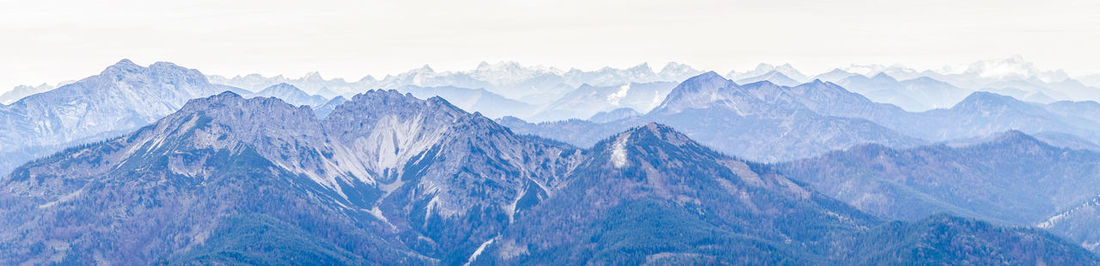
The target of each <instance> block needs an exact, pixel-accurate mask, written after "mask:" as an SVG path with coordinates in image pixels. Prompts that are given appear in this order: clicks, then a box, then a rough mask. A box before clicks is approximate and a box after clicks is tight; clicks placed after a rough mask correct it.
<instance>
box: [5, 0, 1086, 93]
mask: <svg viewBox="0 0 1100 266" xmlns="http://www.w3.org/2000/svg"><path fill="white" fill-rule="evenodd" d="M1097 8H1100V2H1095V1H1074V0H1062V1H1053V2H1044V3H1034V2H1029V1H969V2H966V3H957V2H954V1H932V2H927V1H924V2H891V3H879V2H865V1H855V0H840V1H829V2H827V3H817V2H803V1H770V2H764V3H760V2H753V1H734V2H729V3H727V2H724V1H682V2H678V3H662V2H657V1H641V2H638V1H634V2H629V3H627V2H620V1H565V2H550V1H540V0H527V1H473V2H460V3H456V2H435V1H411V2H410V1H406V2H400V3H380V2H356V1H313V2H308V3H301V2H295V1H275V2H261V1H238V2H234V3H221V2H216V1H200V2H188V3H171V2H146V1H108V2H106V3H85V2H76V3H67V2H59V1H41V2H29V3H28V2H19V3H17V2H16V1H0V10H2V11H0V25H3V26H4V27H0V33H2V34H0V41H3V43H5V45H6V46H8V49H0V58H3V59H4V60H0V93H2V92H6V91H9V90H11V89H12V88H13V87H14V86H16V85H37V84H42V83H49V84H55V85H56V84H57V83H58V82H62V81H67V80H75V79H80V78H83V77H86V76H89V75H92V74H95V73H97V72H98V71H99V70H101V69H102V68H103V67H105V66H107V65H110V64H112V63H114V62H117V61H118V60H120V59H123V58H128V59H131V60H133V61H135V62H137V63H138V64H142V65H147V64H150V63H153V62H156V61H168V62H173V63H176V64H179V65H182V66H187V67H191V68H196V69H199V70H201V71H203V73H205V74H216V75H223V76H234V75H246V74H251V73H258V74H262V75H265V76H274V75H284V76H287V77H298V76H302V75H303V74H305V73H308V72H315V71H316V72H319V73H322V75H323V76H325V77H326V78H344V79H346V80H357V79H359V78H361V77H363V76H366V75H372V76H375V77H378V78H381V77H383V76H385V75H386V74H396V73H401V72H404V71H407V70H409V69H414V68H417V67H420V66H422V65H425V64H427V65H431V66H432V67H433V68H434V69H435V70H437V71H454V70H465V69H472V68H474V67H475V66H476V65H477V64H478V63H479V62H482V61H486V62H490V63H494V62H500V61H515V62H519V63H521V64H523V65H528V66H536V65H541V66H549V67H555V68H560V69H569V68H573V67H575V68H580V69H586V70H590V69H596V68H599V67H603V66H611V67H618V68H625V67H630V66H634V65H638V64H640V63H643V62H648V63H649V64H650V66H651V67H653V68H655V70H659V68H660V67H661V66H663V65H664V63H665V62H669V61H674V62H678V63H684V64H688V65H691V66H693V67H696V68H698V69H701V70H713V71H716V72H719V73H722V74H725V72H728V71H730V70H737V71H745V70H750V69H752V68H753V67H755V66H756V65H757V64H759V63H770V64H776V65H778V64H783V63H790V64H792V65H794V66H795V67H796V68H798V69H799V70H802V71H803V72H806V73H808V74H811V73H821V72H825V71H828V70H830V69H831V68H834V67H843V66H848V65H851V64H882V65H893V64H900V65H904V66H907V67H911V68H915V69H920V70H924V69H939V68H941V67H943V66H966V65H967V64H969V63H972V62H975V61H980V60H989V59H999V58H1006V57H1012V56H1017V55H1018V56H1022V57H1023V58H1024V59H1026V60H1028V61H1030V62H1033V63H1034V64H1035V66H1036V67H1037V68H1039V69H1043V70H1058V69H1063V70H1065V71H1066V72H1067V73H1069V74H1070V75H1071V76H1074V77H1079V76H1082V75H1086V74H1094V73H1100V65H1097V64H1095V63H1094V62H1093V61H1096V60H1097V59H1100V58H1093V57H1089V56H1087V55H1088V54H1089V53H1090V50H1089V47H1098V46H1100V31H1097V30H1096V29H1097V28H1100V15H1097V14H1095V13H1092V12H1091V10H1096V9H1097ZM1083 55H1084V56H1083Z"/></svg>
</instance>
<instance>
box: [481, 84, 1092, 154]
mask: <svg viewBox="0 0 1100 266" xmlns="http://www.w3.org/2000/svg"><path fill="white" fill-rule="evenodd" d="M1097 106H1100V105H1097V104H1096V103H1095V102H1057V103H1053V104H1049V105H1045V104H1037V103H1028V102H1022V101H1019V100H1016V99H1014V98H1012V97H1008V96H1003V95H998V94H994V93H988V92H975V93H972V94H971V95H969V96H967V97H966V98H965V99H963V100H962V101H961V102H959V103H958V104H956V105H955V106H953V107H951V108H949V109H935V110H930V111H926V112H919V113H913V112H907V111H905V110H903V109H901V108H899V107H897V106H894V105H891V104H883V103H876V102H873V101H871V100H869V99H867V98H866V97H863V96H862V95H860V94H857V93H853V92H850V91H848V90H846V89H844V88H843V87H840V86H838V85H836V84H833V83H830V82H823V81H820V80H815V81H813V82H809V83H805V84H802V85H798V86H793V87H786V86H779V85H775V84H772V83H770V82H767V81H762V82H757V83H751V84H745V85H738V84H736V83H734V82H732V81H729V80H726V79H724V78H721V77H718V76H717V75H715V74H713V73H708V74H703V75H700V76H696V77H694V78H691V79H689V80H687V81H685V82H684V83H681V84H680V85H679V86H677V87H676V88H675V89H674V90H673V91H672V92H670V93H669V96H668V97H667V98H666V99H665V101H664V102H663V103H662V104H661V105H660V106H658V107H657V108H655V109H654V110H653V111H651V112H649V113H648V114H645V115H642V116H637V117H632V118H630V119H618V120H611V121H604V122H590V121H579V120H567V121H559V122H544V123H538V124H531V123H526V122H523V121H521V120H518V119H514V118H506V119H500V120H498V122H500V123H502V124H505V125H507V126H509V127H511V128H512V129H514V130H516V131H517V132H520V133H525V134H534V135H539V136H543V137H547V138H551V139H555V140H559V141H564V142H568V143H571V144H574V145H578V146H582V147H587V146H590V145H592V144H594V143H595V142H596V141H597V140H599V139H601V138H603V137H606V136H609V135H610V134H614V132H618V131H621V130H623V129H625V128H629V127H632V126H637V125H641V124H644V123H645V122H649V121H657V122H661V123H666V124H669V125H672V126H674V127H676V128H679V129H682V130H683V131H684V132H685V133H687V134H688V135H689V136H691V137H692V138H695V139H698V140H699V141H701V142H703V143H705V144H707V145H708V146H711V147H715V148H716V149H718V150H720V151H723V152H727V153H731V154H735V155H738V156H744V157H746V158H749V159H753V160H758V161H782V160H789V159H798V158H807V157H812V156H816V155H820V154H823V153H825V152H827V151H831V150H835V149H844V148H848V147H852V146H854V145H859V144H864V143H877V144H883V145H886V146H888V147H894V148H904V147H910V146H914V145H916V144H919V143H921V142H922V140H924V141H932V142H942V141H953V140H958V139H970V138H978V137H982V136H988V135H991V134H996V133H999V132H1004V131H1007V130H1017V129H1018V130H1023V131H1025V132H1027V133H1029V134H1037V135H1038V136H1040V137H1042V138H1044V139H1045V140H1049V141H1051V142H1052V143H1054V144H1056V145H1059V146H1066V147H1077V148H1091V147H1093V146H1097V143H1095V142H1094V141H1093V140H1096V139H1100V122H1097V121H1096V120H1095V119H1093V118H1089V117H1088V116H1087V114H1089V113H1093V112H1097V111H1098V110H1100V108H1097ZM735 140H736V141H735Z"/></svg>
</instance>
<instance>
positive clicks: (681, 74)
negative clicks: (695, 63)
mask: <svg viewBox="0 0 1100 266" xmlns="http://www.w3.org/2000/svg"><path fill="white" fill-rule="evenodd" d="M700 73H702V72H700V71H699V70H697V69H695V68H693V67H691V66H689V65H687V64H681V63H677V62H668V64H665V66H664V67H662V68H661V71H660V72H658V73H657V75H658V76H661V78H662V79H665V80H670V81H682V80H684V79H687V78H690V77H691V76H694V75H698V74H700Z"/></svg>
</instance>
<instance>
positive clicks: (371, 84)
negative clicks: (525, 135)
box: [210, 62, 702, 117]
mask: <svg viewBox="0 0 1100 266" xmlns="http://www.w3.org/2000/svg"><path fill="white" fill-rule="evenodd" d="M699 73H702V72H701V71H698V70H695V69H694V68H692V67H691V66H688V65H684V64H678V63H674V62H670V63H668V64H667V65H665V66H664V67H662V68H661V69H660V70H659V71H654V70H653V69H652V68H650V67H649V65H648V64H641V65H637V66H634V67H629V68H611V67H603V68H600V69H596V70H591V71H585V70H579V69H569V70H560V69H556V68H552V67H541V66H524V65H520V64H519V63H516V62H499V63H495V64H490V63H486V62H482V63H481V64H478V66H477V67H476V68H474V69H471V70H464V71H435V70H434V69H432V68H431V67H429V66H427V65H425V66H423V67H421V68H418V69H413V70H410V71H407V72H404V73H400V74H395V75H386V76H385V77H383V78H381V79H378V78H375V77H372V76H365V77H363V78H361V79H359V80H357V81H345V80H343V79H325V78H323V77H321V75H320V74H319V73H316V72H314V73H309V74H307V75H306V76H304V77H301V78H286V77H283V76H275V77H264V76H261V75H259V74H250V75H246V76H236V77H232V78H228V77H222V76H216V75H215V76H210V80H212V81H214V82H215V83H219V84H227V85H233V86H237V87H241V88H246V89H250V90H253V91H259V90H261V89H263V88H266V87H269V86H272V85H275V84H279V83H288V84H291V85H294V86H296V87H298V88H301V89H302V90H304V91H306V92H307V93H309V94H315V95H321V96H324V97H327V98H334V97H336V96H340V95H342V96H345V97H350V96H351V95H352V94H355V93H359V92H362V91H364V90H365V89H368V88H381V89H396V90H402V88H405V87H410V86H411V87H421V88H433V87H440V88H443V89H444V90H443V91H441V92H443V93H447V92H449V91H451V90H450V89H446V88H447V87H452V88H461V89H462V90H485V92H489V93H491V95H497V96H501V97H505V98H508V99H515V100H519V101H521V102H523V103H524V104H530V105H540V106H541V105H546V104H550V103H551V102H553V101H555V100H557V99H559V98H561V97H562V96H563V95H565V94H567V93H569V92H570V91H573V90H575V89H577V88H579V87H580V86H582V85H583V84H590V85H591V86H597V87H607V86H615V87H618V86H622V85H624V84H630V83H650V82H680V81H683V80H684V79H687V78H689V77H691V76H694V75H697V74H699ZM413 93H414V94H416V95H417V96H418V97H428V96H422V95H420V94H417V93H416V92H413ZM488 95H489V94H486V96H488ZM429 96H443V97H444V98H447V99H448V100H451V98H450V97H446V96H445V95H442V94H441V95H429ZM661 96H662V97H663V96H664V94H662V95H661ZM461 101H462V100H459V99H454V100H452V102H453V103H454V104H455V105H458V106H462V105H461V104H460V102H461ZM470 110H471V111H473V109H470ZM476 111H481V112H484V113H490V112H487V111H482V110H476ZM511 115H519V114H515V113H513V114H511ZM494 117H497V116H494Z"/></svg>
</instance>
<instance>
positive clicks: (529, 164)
mask: <svg viewBox="0 0 1100 266" xmlns="http://www.w3.org/2000/svg"><path fill="white" fill-rule="evenodd" d="M0 186H2V187H3V188H4V189H3V190H0V212H2V215H3V216H4V217H7V218H5V219H2V220H0V228H3V229H4V230H0V239H4V241H2V243H4V244H2V245H0V249H3V250H5V251H7V252H3V253H2V255H0V261H3V262H4V263H5V264H8V263H32V264H33V263H62V264H65V263H76V264H88V263H138V264H151V263H158V264H159V263H166V264H167V263H172V264H176V263H200V264H205V263H245V264H286V263H301V262H309V263H326V264H364V263H400V264H462V263H472V264H492V263H494V262H497V263H568V264H579V263H632V264H638V263H661V264H669V263H695V264H708V263H763V264H792V263H794V264H807V263H809V264H879V263H888V262H908V263H918V264H922V263H932V264H938V263H974V264H1059V265H1063V264H1096V263H1100V261H1098V259H1097V257H1096V256H1095V255H1094V254H1091V253H1089V252H1088V251H1086V250H1085V249H1083V248H1082V247H1080V246H1077V245H1074V244H1072V243H1068V242H1066V241H1064V240H1061V239H1059V238H1058V237H1056V236H1054V235H1051V234H1049V233H1045V232H1043V231H1040V230H1036V229H1026V228H1017V227H1000V226H996V225H992V224H989V223H985V222H981V221H975V220H971V219H965V218H956V217H952V216H933V217H931V218H928V219H924V220H920V221H916V222H905V221H900V222H883V221H882V220H880V219H878V218H875V217H874V216H871V215H868V214H866V213H863V212H861V211H859V210H857V209H855V208H852V207H850V206H848V205H846V204H844V203H842V202H840V201H836V200H834V199H831V198H829V197H827V196H826V195H824V194H821V193H818V192H815V191H814V190H813V189H812V188H810V187H809V186H807V185H805V184H804V183H801V182H799V181H796V180H794V179H790V178H788V177H787V176H786V175H785V174H783V173H782V172H781V171H780V169H778V168H776V167H773V166H769V165H763V164H759V163H754V162H750V161H745V160H741V159H737V158H733V157H729V156H726V155H723V154H721V153H718V152H715V151H713V150H710V149H708V148H706V147H704V146H703V145H701V144H699V143H696V142H694V141H692V140H691V139H690V138H688V137H687V136H686V135H684V134H681V133H678V132H676V131H675V130H673V129H672V128H670V127H667V126H664V125H660V124H656V123H647V124H644V125H642V126H639V127H635V128H631V129H628V130H626V131H624V132H622V133H619V134H616V135H614V136H612V137H610V138H607V139H605V140H602V141H600V142H598V143H597V144H595V145H594V146H593V147H592V148H589V149H578V148H574V147H572V146H569V145H566V144H561V143H557V142H553V141H549V140H545V139H541V138H537V137H528V136H521V135H516V134H513V133H512V132H511V130H509V129H508V128H506V127H503V126H501V125H498V124H496V123H494V122H493V121H492V120H490V119H488V118H486V117H484V116H481V115H479V114H470V113H466V112H465V111H463V110H461V109H459V108H457V107H455V106H453V105H451V104H450V103H448V102H447V101H446V100H443V99H442V98H438V97H433V98H429V99H427V100H420V99H417V98H415V97H413V96H411V95H409V94H400V93H398V92H396V91H392V90H391V91H380V90H373V91H368V92H366V93H364V94H360V95H356V96H354V97H352V98H351V99H350V100H347V101H346V102H344V103H342V104H340V105H338V106H337V107H336V108H335V110H333V111H332V112H331V113H329V114H328V115H326V116H324V118H323V119H320V118H318V116H317V114H316V113H315V112H314V111H313V110H311V108H310V107H308V106H294V105H291V104H287V103H285V102H283V101H281V100H279V99H277V98H264V97H257V98H251V99H246V98H243V97H241V96H239V95H238V94H235V93H232V92H224V93H220V94H217V95H215V96H210V97H207V98H200V99H195V100H190V101H188V102H187V103H186V104H185V105H184V106H183V107H182V108H180V110H179V111H177V112H174V113H172V114H170V115H168V116H166V117H164V118H162V119H160V120H158V121H156V122H155V123H153V124H151V125H148V126H145V127H142V128H140V129H138V130H136V131H134V132H132V133H129V134H126V135H123V136H120V137H116V138H112V139H109V140H106V141H101V142H95V143H90V144H85V145H80V146H77V147H73V148H69V149H66V150H65V151H62V152H61V153H58V154H56V155H53V156H49V157H46V158H42V159H39V160H36V161H34V162H31V163H29V164H26V165H24V166H21V167H19V168H18V169H17V170H15V171H14V172H13V174H11V175H9V176H7V177H5V178H3V179H0ZM884 236H890V237H884ZM956 239H958V240H956ZM883 247H886V248H883ZM872 250H873V251H872Z"/></svg>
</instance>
